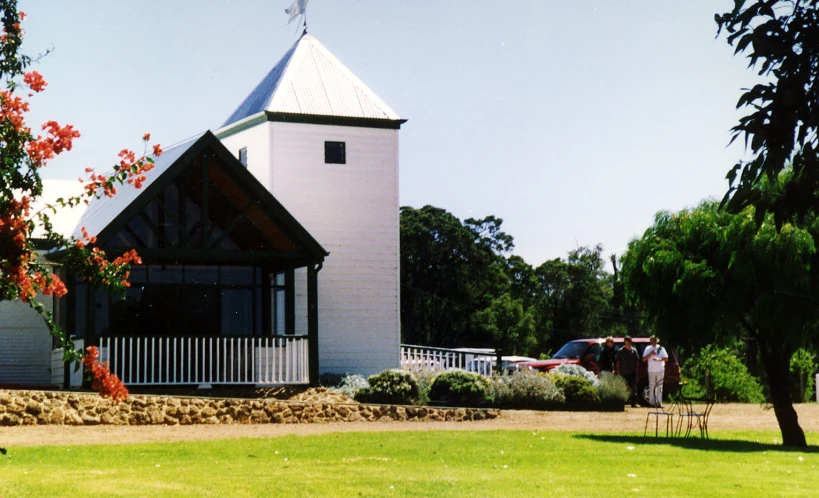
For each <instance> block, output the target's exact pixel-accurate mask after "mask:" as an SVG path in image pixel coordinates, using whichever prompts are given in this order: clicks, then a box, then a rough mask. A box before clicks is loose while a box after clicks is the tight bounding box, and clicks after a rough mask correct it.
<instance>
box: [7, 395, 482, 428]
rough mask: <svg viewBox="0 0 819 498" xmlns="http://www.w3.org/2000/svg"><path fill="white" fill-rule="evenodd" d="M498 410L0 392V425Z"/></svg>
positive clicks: (397, 416) (423, 416)
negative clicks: (115, 399) (116, 400)
mask: <svg viewBox="0 0 819 498" xmlns="http://www.w3.org/2000/svg"><path fill="white" fill-rule="evenodd" d="M497 416H498V410H484V409H476V408H431V407H425V406H390V405H364V404H335V403H318V402H302V401H282V400H275V399H230V398H224V399H221V398H187V397H170V396H144V395H131V396H129V397H128V399H127V400H125V401H123V402H121V403H119V404H114V403H113V402H111V400H109V399H103V398H100V397H99V396H98V395H96V394H80V393H72V392H59V391H58V392H51V391H4V390H0V425H44V424H62V425H99V424H106V425H179V424H182V425H191V424H307V423H327V422H362V421H369V422H375V421H378V422H390V421H407V420H417V421H452V422H461V421H466V420H485V419H492V418H495V417H497Z"/></svg>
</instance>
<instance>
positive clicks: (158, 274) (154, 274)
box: [148, 265, 182, 284]
mask: <svg viewBox="0 0 819 498" xmlns="http://www.w3.org/2000/svg"><path fill="white" fill-rule="evenodd" d="M148 281H149V282H151V283H152V284H157V283H158V284H181V283H182V267H181V266H173V265H166V266H164V267H163V266H157V265H151V266H150V267H149V269H148Z"/></svg>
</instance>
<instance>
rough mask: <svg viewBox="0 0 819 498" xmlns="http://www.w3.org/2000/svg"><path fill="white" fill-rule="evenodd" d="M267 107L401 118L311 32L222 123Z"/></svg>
mask: <svg viewBox="0 0 819 498" xmlns="http://www.w3.org/2000/svg"><path fill="white" fill-rule="evenodd" d="M264 111H268V112H275V113H286V114H310V115H318V116H336V117H349V118H366V119H384V120H390V121H395V120H400V119H401V117H400V116H399V115H398V114H397V113H396V112H395V111H393V110H392V109H391V108H390V107H389V106H388V105H387V104H385V103H384V101H382V100H381V99H380V98H378V96H377V95H375V93H373V91H372V90H370V89H369V88H367V86H366V85H365V84H364V83H363V82H362V81H361V80H359V79H358V78H357V77H356V76H355V75H354V74H353V73H352V72H351V71H350V70H349V69H347V67H345V66H344V64H342V63H341V61H339V60H338V59H337V58H336V57H335V56H334V55H333V54H331V53H330V51H329V50H327V49H326V48H325V47H324V45H322V44H321V43H319V41H318V40H316V39H315V38H314V37H313V36H312V35H309V34H304V35H302V36H301V38H299V40H298V41H297V42H296V43H295V44H294V45H293V46H292V47H291V48H290V50H288V51H287V53H286V54H285V55H284V57H282V58H281V60H279V62H278V63H276V65H275V66H274V67H273V69H272V70H271V71H270V72H269V73H267V76H265V77H264V79H263V80H262V81H261V83H259V84H258V85H257V86H256V88H255V89H254V90H253V91H252V92H251V93H250V95H248V97H247V98H246V99H245V100H244V102H242V103H241V105H239V107H238V108H237V109H236V110H235V111H234V112H233V114H231V116H230V117H229V118H228V119H227V121H225V123H224V124H223V125H222V127H225V126H228V125H230V124H233V123H235V122H237V121H240V120H242V119H244V118H247V117H250V116H253V115H255V114H258V113H261V112H264Z"/></svg>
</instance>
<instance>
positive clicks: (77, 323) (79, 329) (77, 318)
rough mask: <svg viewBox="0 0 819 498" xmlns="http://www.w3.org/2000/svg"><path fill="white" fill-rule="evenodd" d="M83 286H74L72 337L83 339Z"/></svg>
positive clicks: (84, 305) (84, 304)
mask: <svg viewBox="0 0 819 498" xmlns="http://www.w3.org/2000/svg"><path fill="white" fill-rule="evenodd" d="M85 289H86V287H85V284H76V285H75V286H74V330H73V333H74V335H77V336H79V337H83V336H84V335H85V307H86V305H87V303H86V301H85Z"/></svg>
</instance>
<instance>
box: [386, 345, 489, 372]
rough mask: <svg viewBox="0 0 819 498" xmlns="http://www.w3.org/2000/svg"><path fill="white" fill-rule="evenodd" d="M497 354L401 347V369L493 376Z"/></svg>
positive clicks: (465, 350) (466, 350)
mask: <svg viewBox="0 0 819 498" xmlns="http://www.w3.org/2000/svg"><path fill="white" fill-rule="evenodd" d="M496 360H497V359H496V357H495V353H494V352H492V350H474V349H473V350H470V349H445V348H431V347H427V346H412V345H408V344H402V345H401V368H403V369H405V370H436V371H443V370H456V369H460V370H467V371H469V372H476V373H479V374H481V375H487V376H491V375H492V373H493V372H494V368H495V362H496Z"/></svg>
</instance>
